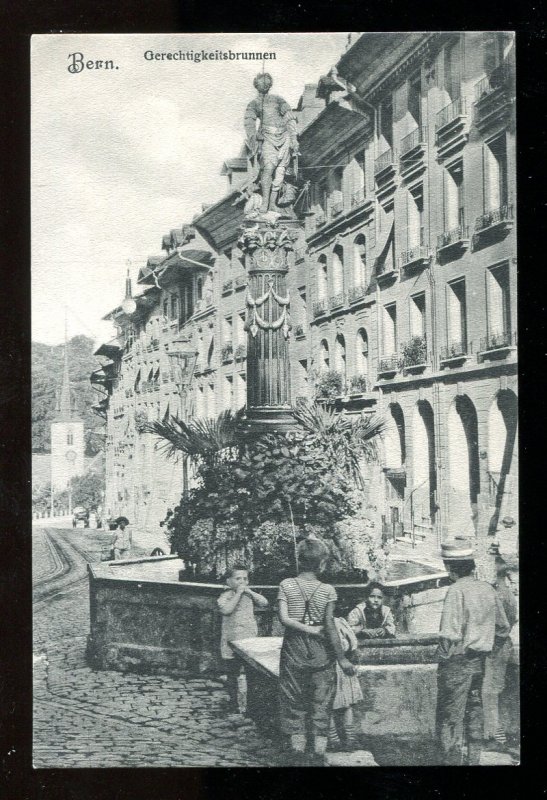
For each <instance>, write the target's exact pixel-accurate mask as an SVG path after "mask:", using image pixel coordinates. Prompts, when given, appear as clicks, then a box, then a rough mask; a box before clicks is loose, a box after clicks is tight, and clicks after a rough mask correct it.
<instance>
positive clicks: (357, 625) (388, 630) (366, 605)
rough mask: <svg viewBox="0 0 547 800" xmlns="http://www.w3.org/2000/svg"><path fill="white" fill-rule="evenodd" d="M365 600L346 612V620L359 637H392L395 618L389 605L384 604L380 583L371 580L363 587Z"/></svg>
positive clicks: (393, 635)
mask: <svg viewBox="0 0 547 800" xmlns="http://www.w3.org/2000/svg"><path fill="white" fill-rule="evenodd" d="M363 593H364V595H365V600H363V602H361V603H357V605H356V606H355V608H354V609H352V610H351V611H350V612H349V614H348V622H349V624H350V626H351V628H352V630H353V632H354V633H355V635H356V636H357V638H359V639H393V638H394V637H395V620H394V618H393V614H392V612H391V609H390V608H389V606H385V605H384V590H383V587H382V584H381V583H378V581H371V582H370V583H368V584H367V585H366V587H365V589H364V592H363Z"/></svg>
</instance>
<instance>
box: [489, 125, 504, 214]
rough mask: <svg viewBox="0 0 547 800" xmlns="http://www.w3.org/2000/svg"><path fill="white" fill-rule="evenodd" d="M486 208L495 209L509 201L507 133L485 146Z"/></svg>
mask: <svg viewBox="0 0 547 800" xmlns="http://www.w3.org/2000/svg"><path fill="white" fill-rule="evenodd" d="M484 184H485V192H484V210H485V211H495V210H496V209H498V208H501V207H502V206H506V205H507V202H508V189H507V143H506V140H505V134H503V135H502V136H498V138H497V139H494V140H493V141H491V142H488V144H486V145H485V146H484Z"/></svg>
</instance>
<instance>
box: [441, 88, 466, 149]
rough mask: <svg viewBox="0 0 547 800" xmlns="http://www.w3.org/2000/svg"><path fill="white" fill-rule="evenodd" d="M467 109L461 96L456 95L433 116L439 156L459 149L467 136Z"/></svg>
mask: <svg viewBox="0 0 547 800" xmlns="http://www.w3.org/2000/svg"><path fill="white" fill-rule="evenodd" d="M466 123H467V109H466V105H465V100H464V99H463V97H457V98H456V99H455V100H453V101H452V102H451V103H449V104H448V105H447V106H445V107H444V108H442V109H441V110H440V111H439V112H438V114H437V116H436V118H435V138H436V143H437V148H438V151H439V156H440V157H441V158H443V157H445V156H448V155H451V154H452V153H453V152H455V151H456V150H459V149H461V148H462V147H463V146H464V144H465V143H466V141H467V139H468V138H469V131H468V130H467V125H466Z"/></svg>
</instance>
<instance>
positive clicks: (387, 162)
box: [374, 148, 393, 175]
mask: <svg viewBox="0 0 547 800" xmlns="http://www.w3.org/2000/svg"><path fill="white" fill-rule="evenodd" d="M392 165H393V150H392V149H391V148H389V150H386V151H385V152H384V153H382V155H381V156H378V158H377V159H376V161H375V162H374V174H375V175H379V174H380V172H383V171H384V170H385V169H387V167H391V166H392Z"/></svg>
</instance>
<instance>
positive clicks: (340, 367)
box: [334, 333, 346, 387]
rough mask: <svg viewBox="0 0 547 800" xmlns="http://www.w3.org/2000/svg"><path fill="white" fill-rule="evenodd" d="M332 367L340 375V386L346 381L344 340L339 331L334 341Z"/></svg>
mask: <svg viewBox="0 0 547 800" xmlns="http://www.w3.org/2000/svg"><path fill="white" fill-rule="evenodd" d="M334 369H335V370H336V372H339V373H340V375H341V376H342V386H343V387H344V386H345V383H346V340H345V339H344V337H343V335H342V334H341V333H339V334H338V336H337V337H336V341H335V343H334Z"/></svg>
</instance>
